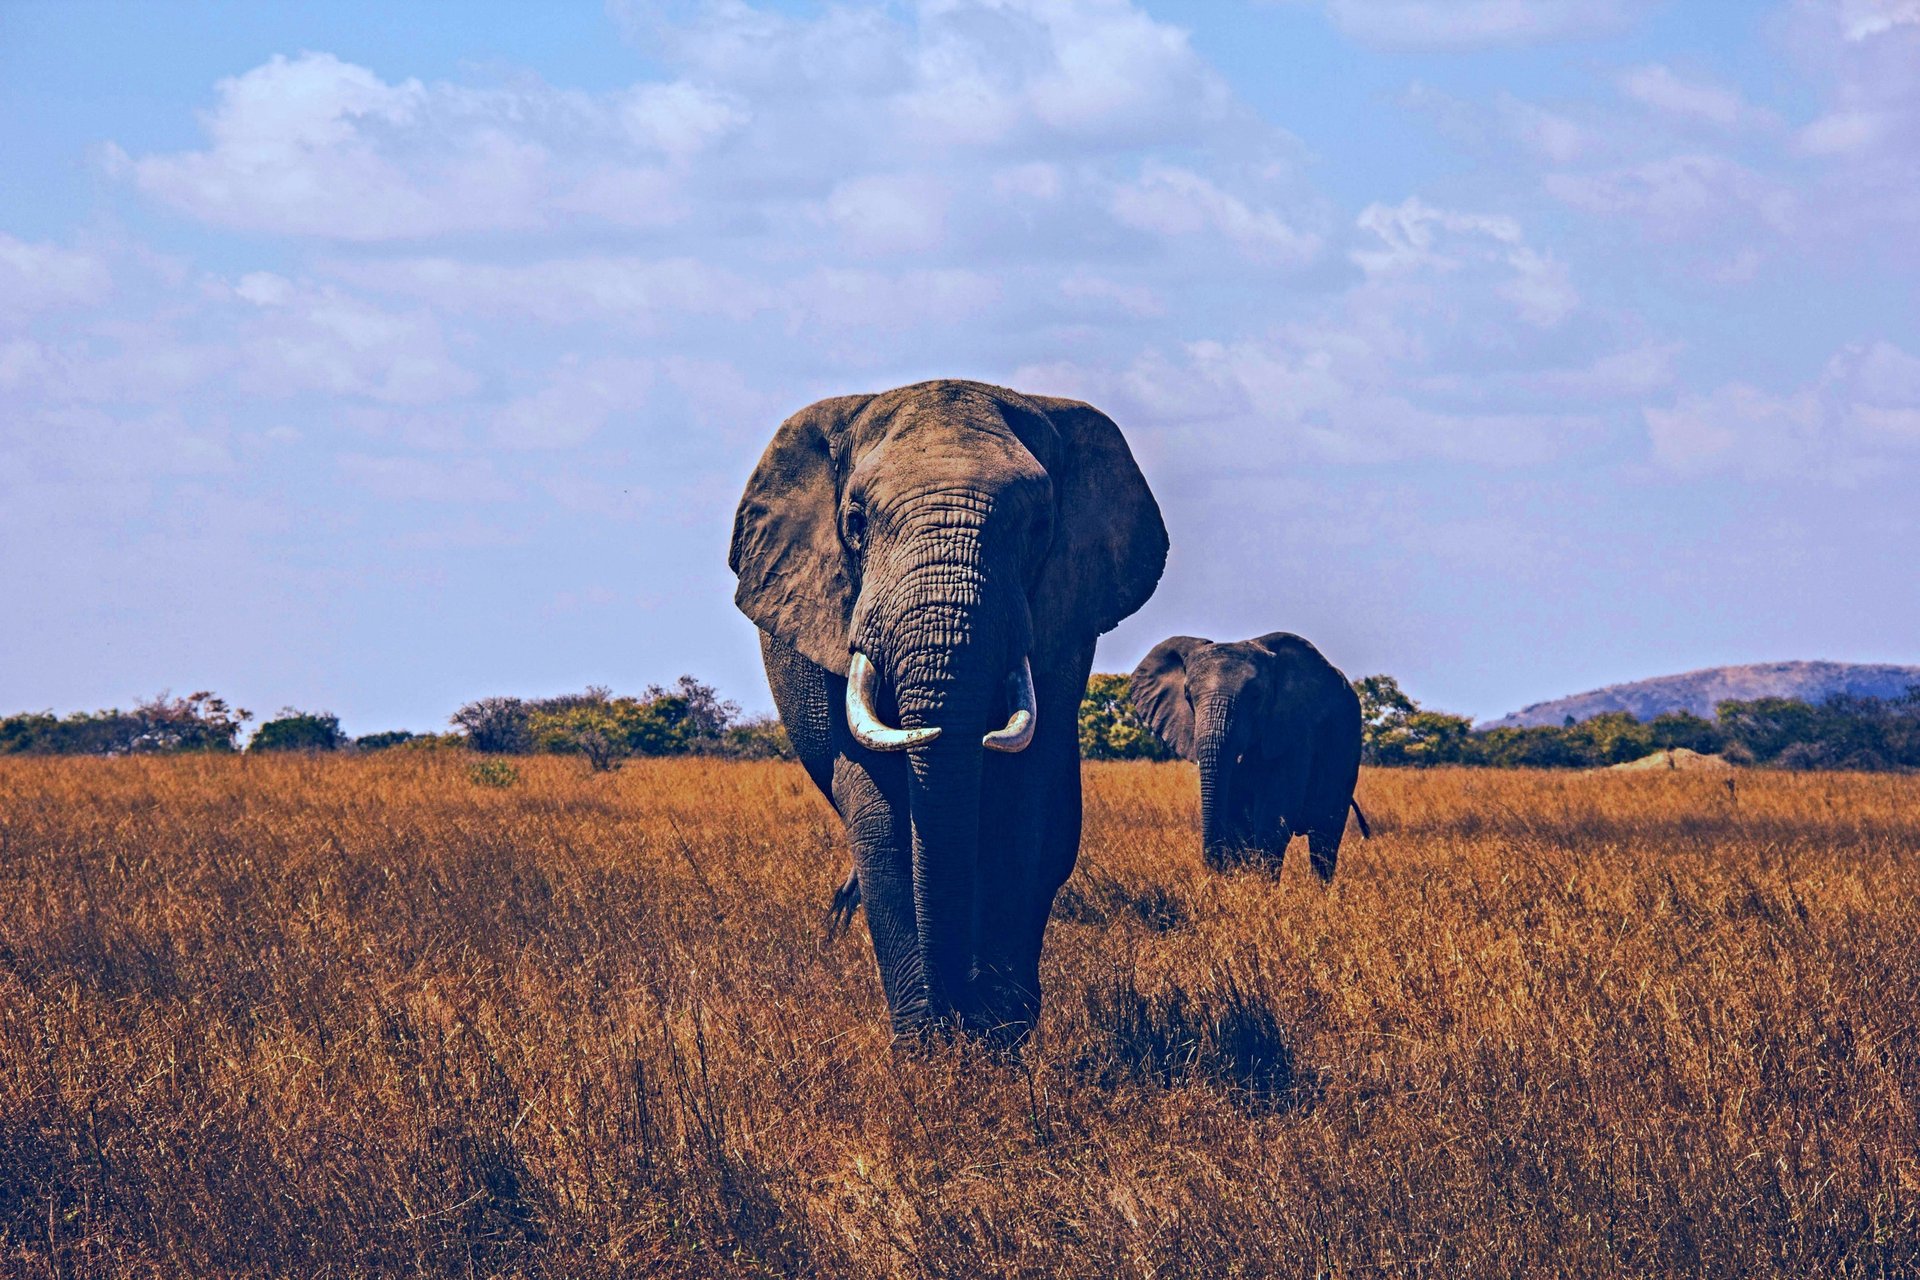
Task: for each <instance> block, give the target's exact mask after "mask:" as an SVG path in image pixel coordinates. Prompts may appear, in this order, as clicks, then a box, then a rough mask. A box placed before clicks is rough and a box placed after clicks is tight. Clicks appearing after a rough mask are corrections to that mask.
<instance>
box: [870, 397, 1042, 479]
mask: <svg viewBox="0 0 1920 1280" xmlns="http://www.w3.org/2000/svg"><path fill="white" fill-rule="evenodd" d="M850 474H851V475H852V476H853V477H854V478H856V479H857V480H858V481H859V482H860V483H861V485H862V486H863V487H865V488H868V489H870V490H873V491H875V492H876V493H882V492H889V491H895V490H899V491H908V490H916V489H924V488H928V487H935V486H941V485H957V486H965V487H975V488H985V489H996V490H997V489H1001V488H1006V487H1009V486H1019V485H1020V483H1021V482H1022V481H1044V480H1045V478H1046V469H1045V468H1044V467H1042V466H1041V465H1040V462H1039V460H1038V459H1036V458H1035V457H1034V456H1033V454H1032V452H1031V451H1030V450H1029V449H1028V448H1027V446H1026V444H1025V443H1024V442H1023V441H1022V440H1021V439H1020V437H1019V436H1017V435H1015V434H1014V432H1013V431H1012V430H1011V429H1009V428H1008V426H1007V425H1006V423H1004V422H1001V421H999V420H998V419H994V420H991V421H984V422H981V421H972V420H969V419H960V420H957V421H956V420H954V419H952V418H948V417H945V416H943V415H940V414H937V413H927V412H924V411H923V412H917V413H913V414H912V415H911V416H909V415H905V414H903V415H901V416H900V417H899V418H896V419H895V420H894V421H893V422H892V423H890V424H889V426H888V429H887V430H885V431H884V432H881V433H878V435H877V438H875V439H873V440H872V441H871V442H870V443H868V444H867V445H866V447H865V448H859V449H857V450H856V451H855V454H854V461H853V466H852V467H851V469H850Z"/></svg>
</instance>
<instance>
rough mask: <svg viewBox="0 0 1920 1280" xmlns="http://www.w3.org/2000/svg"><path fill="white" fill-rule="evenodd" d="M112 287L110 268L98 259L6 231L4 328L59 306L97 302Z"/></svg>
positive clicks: (0, 247) (0, 311)
mask: <svg viewBox="0 0 1920 1280" xmlns="http://www.w3.org/2000/svg"><path fill="white" fill-rule="evenodd" d="M112 287H113V278H112V274H111V272H109V271H108V269H107V264H106V263H105V262H103V261H102V260H101V259H99V258H97V257H95V256H94V255H92V254H90V253H82V252H76V251H75V250H72V249H62V248H60V247H59V246H58V245H52V244H29V243H27V242H26V241H24V240H17V239H15V238H14V237H12V236H10V235H8V234H6V233H5V232H3V231H0V324H3V323H18V322H20V321H23V320H25V319H26V318H27V317H28V316H30V315H33V314H34V313H36V312H40V311H45V310H49V309H51V308H55V307H81V306H87V305H90V304H93V303H97V302H99V301H101V300H102V299H103V298H105V297H106V295H107V292H108V290H110V289H111V288H112Z"/></svg>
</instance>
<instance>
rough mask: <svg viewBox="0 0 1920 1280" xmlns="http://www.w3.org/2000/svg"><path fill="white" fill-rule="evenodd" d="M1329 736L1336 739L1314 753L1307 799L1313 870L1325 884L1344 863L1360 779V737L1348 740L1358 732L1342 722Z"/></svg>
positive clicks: (1309, 843)
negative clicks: (1343, 850)
mask: <svg viewBox="0 0 1920 1280" xmlns="http://www.w3.org/2000/svg"><path fill="white" fill-rule="evenodd" d="M1328 736H1329V737H1331V739H1332V740H1331V741H1327V742H1323V743H1322V745H1321V748H1320V750H1319V751H1317V752H1315V753H1314V760H1313V774H1312V777H1311V778H1310V779H1309V780H1308V783H1307V799H1306V803H1307V806H1308V813H1309V814H1310V817H1309V818H1308V828H1307V854H1308V856H1309V857H1310V858H1311V860H1312V863H1313V873H1314V874H1315V875H1317V876H1319V877H1320V882H1321V883H1322V884H1331V883H1332V882H1333V873H1334V871H1335V870H1337V869H1338V867H1339V865H1340V842H1341V840H1342V839H1343V838H1344V837H1345V836H1346V831H1347V806H1348V804H1349V803H1351V801H1352V800H1353V788H1354V784H1355V783H1357V782H1358V781H1359V779H1360V749H1359V745H1358V742H1357V741H1353V742H1349V741H1348V740H1347V739H1348V738H1352V737H1357V735H1354V734H1350V733H1347V732H1345V730H1344V726H1341V729H1340V730H1339V731H1337V732H1334V733H1331V734H1330V735H1328Z"/></svg>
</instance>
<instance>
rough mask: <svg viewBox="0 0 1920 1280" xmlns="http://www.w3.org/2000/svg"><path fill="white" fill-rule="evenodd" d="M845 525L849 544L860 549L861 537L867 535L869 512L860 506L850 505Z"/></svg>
mask: <svg viewBox="0 0 1920 1280" xmlns="http://www.w3.org/2000/svg"><path fill="white" fill-rule="evenodd" d="M844 527H845V528H846V531H847V545H848V546H850V547H853V548H854V549H856V550H858V549H859V546H860V542H861V539H863V538H865V537H866V536H867V513H866V512H865V511H862V510H861V509H860V508H859V507H848V508H847V518H846V521H845V525H844Z"/></svg>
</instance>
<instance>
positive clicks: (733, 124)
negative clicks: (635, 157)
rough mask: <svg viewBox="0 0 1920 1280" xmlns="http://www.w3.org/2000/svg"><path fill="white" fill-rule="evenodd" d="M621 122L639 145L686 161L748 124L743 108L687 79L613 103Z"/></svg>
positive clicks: (638, 90) (643, 88) (638, 88)
mask: <svg viewBox="0 0 1920 1280" xmlns="http://www.w3.org/2000/svg"><path fill="white" fill-rule="evenodd" d="M617 103H618V105H617V108H616V109H617V111H618V112H619V117H620V123H621V124H622V125H623V126H625V128H626V131H627V133H628V135H629V136H630V137H632V138H633V140H634V141H635V142H637V143H639V144H640V145H641V146H644V147H649V148H652V149H653V150H656V151H663V152H665V153H666V154H667V155H669V156H673V157H675V158H677V159H685V158H687V157H689V156H692V155H695V154H696V153H698V152H701V151H704V150H706V149H707V148H708V147H710V146H712V145H713V144H714V143H716V142H718V141H719V140H720V139H722V138H724V137H726V136H727V135H728V134H730V133H733V132H735V131H737V130H738V129H739V128H740V127H741V126H742V125H744V124H746V122H747V120H748V118H749V112H748V110H747V108H746V106H745V105H744V104H743V103H741V102H740V101H739V100H738V99H736V98H734V97H732V96H731V95H728V94H724V93H718V92H716V91H714V90H711V89H703V88H701V87H700V86H699V85H695V84H690V83H689V82H687V81H685V80H675V81H673V82H672V83H669V84H643V85H635V86H634V87H633V88H631V89H629V90H627V91H626V92H625V93H623V94H621V95H620V96H619V98H618V99H617Z"/></svg>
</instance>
